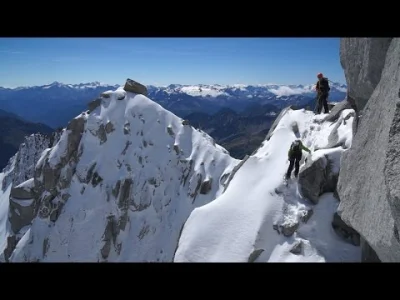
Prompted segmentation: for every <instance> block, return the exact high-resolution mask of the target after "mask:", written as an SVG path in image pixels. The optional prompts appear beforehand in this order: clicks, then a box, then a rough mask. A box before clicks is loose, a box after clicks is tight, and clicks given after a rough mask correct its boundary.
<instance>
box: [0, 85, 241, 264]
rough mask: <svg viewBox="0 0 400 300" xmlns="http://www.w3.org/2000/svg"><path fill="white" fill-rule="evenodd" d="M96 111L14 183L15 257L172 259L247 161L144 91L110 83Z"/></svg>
mask: <svg viewBox="0 0 400 300" xmlns="http://www.w3.org/2000/svg"><path fill="white" fill-rule="evenodd" d="M90 111H91V112H90V114H88V113H82V114H81V115H79V116H77V117H76V118H74V119H73V120H71V122H70V123H69V125H68V126H67V127H66V128H65V129H64V130H63V132H62V135H61V137H60V139H59V141H58V143H57V144H56V145H54V146H53V147H51V148H48V149H45V150H44V151H43V152H42V155H41V157H40V158H39V159H38V162H37V164H36V168H35V172H34V176H33V179H32V178H31V179H28V180H27V181H25V182H23V183H21V184H20V185H18V186H14V187H13V189H12V190H11V193H10V205H13V206H16V207H17V209H16V210H10V216H9V220H10V223H12V224H14V225H13V226H12V228H13V233H12V234H13V236H15V237H16V238H15V243H14V246H13V247H12V250H13V251H12V253H11V254H10V253H8V257H7V259H9V260H10V261H172V259H173V256H174V251H175V249H176V246H177V243H178V238H179V233H180V230H181V228H182V226H183V224H184V222H185V221H186V219H187V217H188V216H189V214H190V212H191V211H192V210H193V208H195V207H199V206H202V205H204V204H206V203H208V202H210V201H212V200H213V199H215V197H217V196H218V195H220V194H221V193H222V191H223V189H224V187H225V184H226V183H227V180H228V179H229V176H230V174H231V173H232V171H233V169H234V167H235V166H236V165H237V164H238V163H239V162H240V161H239V160H236V159H233V158H231V157H230V156H229V154H228V153H227V151H226V150H225V149H223V148H222V147H220V146H219V145H217V144H215V143H214V141H213V139H212V138H211V137H209V136H208V135H207V134H205V133H204V132H201V131H198V130H195V129H194V128H192V127H191V126H190V125H188V124H186V123H185V122H184V121H183V120H181V119H180V118H178V117H177V116H176V115H174V114H172V113H171V112H169V111H167V110H165V109H163V108H162V107H161V106H160V105H158V104H156V103H155V102H153V101H151V100H150V99H149V98H147V97H145V96H143V95H140V94H135V93H132V92H127V91H125V90H124V89H122V88H118V89H116V90H110V91H108V92H105V93H103V94H102V98H101V100H99V99H97V100H95V101H94V103H92V105H91V109H90ZM32 199H35V201H32ZM18 205H19V206H23V207H25V208H29V209H30V210H29V213H25V214H23V215H22V214H21V208H19V206H18ZM35 212H36V213H35ZM27 222H28V224H31V225H29V226H24V227H21V226H20V224H26V223H27ZM66 245H68V246H66ZM8 247H10V246H9V245H8ZM8 249H9V248H8ZM44 249H45V250H44ZM1 250H3V249H1Z"/></svg>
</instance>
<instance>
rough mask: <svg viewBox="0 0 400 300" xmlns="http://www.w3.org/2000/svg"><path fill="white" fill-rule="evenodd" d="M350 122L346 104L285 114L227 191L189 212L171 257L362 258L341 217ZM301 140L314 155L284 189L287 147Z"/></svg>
mask: <svg viewBox="0 0 400 300" xmlns="http://www.w3.org/2000/svg"><path fill="white" fill-rule="evenodd" d="M353 120H354V110H353V109H351V108H348V106H346V103H341V104H339V105H338V107H337V108H336V109H335V110H333V112H332V113H331V115H320V116H315V115H314V114H313V112H311V111H306V110H303V109H302V110H292V109H290V108H288V109H285V110H284V111H282V113H281V115H280V116H279V118H278V119H277V122H276V123H275V126H273V128H272V129H271V131H270V134H269V135H268V138H269V139H268V140H265V141H264V143H263V145H262V146H261V147H260V148H259V149H258V150H257V151H256V153H254V154H253V155H251V156H250V157H248V158H247V159H246V160H244V161H243V164H242V165H241V167H240V168H239V169H238V170H237V172H236V174H235V176H234V177H233V179H232V180H231V182H230V184H229V186H228V187H227V189H226V191H225V192H224V193H223V194H222V195H220V196H219V197H218V198H216V199H215V200H214V201H212V202H211V203H209V204H206V205H204V206H202V207H199V208H196V209H195V210H194V211H193V212H192V213H191V215H190V217H189V219H188V221H187V222H186V223H185V226H184V229H183V232H182V235H181V238H180V241H179V246H178V250H177V252H176V255H175V258H174V261H175V262H254V261H257V262H346V261H347V262H350V261H360V259H361V250H360V247H359V243H360V240H359V236H358V235H357V233H356V232H354V230H352V229H351V228H348V227H347V226H346V225H345V224H344V223H343V222H342V221H341V219H340V217H339V216H338V215H337V213H336V210H337V207H338V205H339V201H338V200H337V199H336V198H335V197H334V192H335V191H336V184H337V178H338V175H339V171H340V157H341V155H342V153H343V152H345V151H347V149H348V148H349V147H350V146H351V141H352V122H353ZM296 138H301V139H302V141H303V143H304V144H305V145H306V146H307V147H309V148H310V149H311V150H312V154H311V155H309V156H306V155H304V156H303V160H302V161H303V162H304V160H305V158H307V162H306V163H305V164H302V166H301V169H300V174H299V180H298V183H297V182H296V181H294V182H292V183H290V184H289V186H288V187H285V186H284V185H283V179H282V178H283V177H284V174H285V172H286V170H287V167H288V160H287V150H288V149H289V146H290V143H291V142H292V141H293V140H294V139H296ZM303 153H304V154H306V152H303Z"/></svg>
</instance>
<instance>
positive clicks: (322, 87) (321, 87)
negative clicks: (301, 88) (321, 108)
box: [315, 77, 331, 94]
mask: <svg viewBox="0 0 400 300" xmlns="http://www.w3.org/2000/svg"><path fill="white" fill-rule="evenodd" d="M315 89H316V90H317V92H318V93H319V94H328V93H329V91H330V90H331V88H330V87H329V82H328V79H327V78H325V77H322V78H321V79H320V80H318V81H317V84H316V87H315Z"/></svg>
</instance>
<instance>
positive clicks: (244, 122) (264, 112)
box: [186, 104, 279, 159]
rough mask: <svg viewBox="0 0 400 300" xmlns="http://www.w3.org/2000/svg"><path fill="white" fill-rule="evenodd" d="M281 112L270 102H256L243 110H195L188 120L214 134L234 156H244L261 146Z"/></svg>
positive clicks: (217, 140)
mask: <svg viewBox="0 0 400 300" xmlns="http://www.w3.org/2000/svg"><path fill="white" fill-rule="evenodd" d="M278 114H279V109H277V108H276V107H274V106H272V105H270V104H265V105H261V104H254V105H252V106H249V107H248V108H247V109H245V110H244V111H242V112H240V113H238V112H235V111H234V110H232V109H230V108H222V109H221V110H220V111H218V112H217V113H216V114H214V115H208V114H206V113H202V112H195V113H191V114H189V115H188V116H186V119H187V120H188V121H189V122H190V125H192V126H193V127H195V128H198V129H201V130H203V131H204V132H206V133H207V134H209V135H210V136H212V137H213V138H214V139H215V141H216V142H217V143H218V144H220V145H221V146H223V147H224V148H225V149H226V150H228V151H229V153H230V155H231V156H232V157H234V158H237V159H243V158H244V156H245V155H246V154H251V153H252V152H253V151H254V150H256V149H257V148H258V147H260V144H261V142H262V141H263V140H264V139H265V136H266V135H267V133H268V130H269V129H270V127H271V125H272V123H273V122H274V121H275V119H276V116H277V115H278Z"/></svg>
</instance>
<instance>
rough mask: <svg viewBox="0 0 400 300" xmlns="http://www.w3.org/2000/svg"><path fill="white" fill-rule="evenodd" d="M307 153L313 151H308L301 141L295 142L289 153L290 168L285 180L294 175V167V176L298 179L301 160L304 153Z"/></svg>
mask: <svg viewBox="0 0 400 300" xmlns="http://www.w3.org/2000/svg"><path fill="white" fill-rule="evenodd" d="M302 150H304V151H307V152H308V153H311V150H310V149H308V148H307V147H306V146H304V145H303V143H302V142H301V140H300V139H297V140H295V141H294V142H293V143H292V144H291V145H290V148H289V151H288V159H289V162H290V163H289V168H288V170H287V173H286V176H285V179H286V180H288V179H289V178H290V176H291V174H292V171H293V167H294V176H295V177H296V178H297V176H298V175H299V169H300V160H301V157H302V156H303V152H302Z"/></svg>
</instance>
